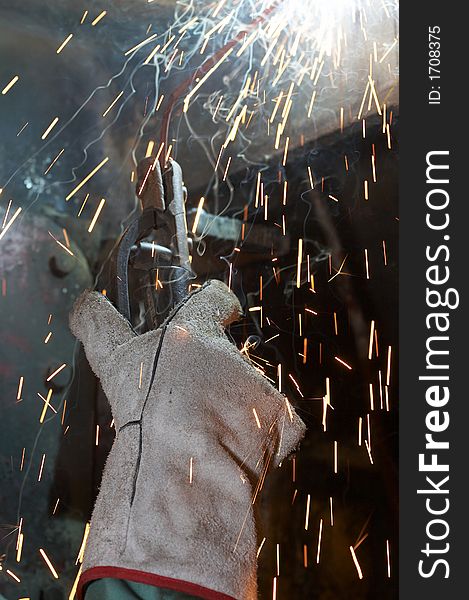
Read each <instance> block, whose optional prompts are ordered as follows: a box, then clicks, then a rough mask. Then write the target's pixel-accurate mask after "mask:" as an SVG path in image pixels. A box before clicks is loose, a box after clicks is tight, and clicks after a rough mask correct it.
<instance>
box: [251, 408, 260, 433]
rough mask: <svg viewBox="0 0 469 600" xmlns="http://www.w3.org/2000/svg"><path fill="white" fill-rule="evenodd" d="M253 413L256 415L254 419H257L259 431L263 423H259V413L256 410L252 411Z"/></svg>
mask: <svg viewBox="0 0 469 600" xmlns="http://www.w3.org/2000/svg"><path fill="white" fill-rule="evenodd" d="M252 412H253V413H254V418H255V419H256V423H257V426H258V428H259V429H261V422H260V421H259V417H258V415H257V411H256V409H255V408H253V409H252Z"/></svg>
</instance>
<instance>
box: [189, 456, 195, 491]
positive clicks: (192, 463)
mask: <svg viewBox="0 0 469 600" xmlns="http://www.w3.org/2000/svg"><path fill="white" fill-rule="evenodd" d="M193 475H194V459H193V457H192V456H191V459H190V463H189V483H190V484H191V485H192V480H193Z"/></svg>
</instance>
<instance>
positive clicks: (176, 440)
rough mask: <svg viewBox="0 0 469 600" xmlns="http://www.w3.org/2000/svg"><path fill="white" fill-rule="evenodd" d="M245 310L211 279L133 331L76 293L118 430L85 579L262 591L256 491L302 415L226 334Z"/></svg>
mask: <svg viewBox="0 0 469 600" xmlns="http://www.w3.org/2000/svg"><path fill="white" fill-rule="evenodd" d="M240 312H241V308H240V305H239V302H238V300H237V298H236V296H235V295H234V294H233V293H232V292H231V291H230V290H229V289H228V288H227V286H226V285H225V284H223V283H222V282H220V281H211V282H209V283H208V284H205V285H204V286H202V287H201V288H200V289H198V290H196V291H194V292H193V293H192V294H190V295H189V296H188V297H187V298H186V299H185V300H184V301H183V302H182V303H181V304H180V305H178V306H177V307H176V309H175V310H174V311H173V313H172V314H171V316H170V317H169V318H168V319H167V321H166V322H165V324H164V325H162V326H161V327H159V328H158V329H157V330H154V331H149V332H147V333H145V334H143V335H137V334H135V332H134V331H133V330H132V328H131V326H130V324H129V323H128V321H127V320H126V319H124V317H122V316H121V315H120V314H119V313H118V312H117V310H116V309H115V308H114V307H113V305H112V304H111V303H110V302H109V301H108V300H107V299H106V298H105V297H104V296H102V295H101V294H99V293H97V292H85V293H84V294H83V295H82V296H81V297H80V298H79V299H78V300H77V302H76V304H75V306H74V308H73V311H72V313H71V316H70V327H71V329H72V331H73V333H74V334H75V336H76V337H77V338H78V339H80V340H81V341H82V342H83V345H84V347H85V352H86V355H87V358H88V360H89V363H90V365H91V367H92V369H93V371H94V372H95V374H96V375H97V376H98V377H99V379H100V380H101V384H102V387H103V389H104V392H105V393H106V396H107V398H108V399H109V402H110V404H111V408H112V413H113V417H114V422H115V428H116V439H115V441H114V445H113V447H112V450H111V452H110V454H109V457H108V459H107V462H106V466H105V469H104V473H103V478H102V483H101V489H100V492H99V495H98V498H97V500H96V505H95V507H94V511H93V516H92V519H91V530H90V534H89V538H88V543H87V547H86V551H85V557H84V563H83V573H82V576H81V580H80V584H79V589H80V590H82V589H83V586H84V585H85V584H86V583H87V582H89V581H92V580H94V579H99V578H102V577H115V578H122V579H127V580H130V581H138V582H143V583H148V584H152V585H155V586H159V587H166V588H170V589H175V590H179V591H182V592H186V593H188V594H192V595H194V596H200V597H201V598H207V599H219V600H222V599H224V600H227V599H233V598H235V599H236V600H252V599H254V598H256V597H257V585H256V567H257V565H256V549H257V541H256V531H255V525H254V516H253V511H252V503H253V497H254V496H255V495H256V494H257V492H258V488H259V485H260V484H261V483H262V481H263V479H264V476H265V474H266V472H267V470H268V469H269V468H271V467H275V466H277V465H278V464H279V463H280V462H281V461H282V459H283V458H285V456H287V455H288V454H289V453H290V452H291V451H292V450H293V449H294V448H295V447H296V446H297V445H298V443H299V441H300V439H301V438H302V437H303V435H304V430H305V426H304V424H303V422H302V421H301V419H300V418H299V417H298V416H297V415H296V413H295V411H294V409H293V408H292V407H290V405H288V404H287V400H286V398H285V397H284V396H283V395H282V394H280V393H279V392H278V391H277V390H276V389H275V388H274V387H273V386H272V385H271V384H270V383H269V382H268V381H267V379H266V378H265V377H264V376H263V375H262V374H261V373H259V372H258V371H257V370H256V369H255V368H254V367H253V366H252V364H251V363H250V362H249V361H248V360H247V359H246V358H245V357H244V356H243V355H242V354H241V353H240V352H239V351H238V349H237V348H236V347H235V346H234V345H233V344H232V343H231V342H230V341H229V340H228V338H227V337H226V335H225V333H224V329H223V328H224V326H227V325H228V324H229V323H231V322H233V321H234V320H236V319H237V318H238V316H239V314H240ZM254 409H255V412H256V414H257V418H258V420H259V424H260V427H259V426H258V423H257V420H256V416H255V414H254Z"/></svg>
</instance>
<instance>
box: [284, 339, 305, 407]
mask: <svg viewBox="0 0 469 600" xmlns="http://www.w3.org/2000/svg"><path fill="white" fill-rule="evenodd" d="M305 339H306V338H305ZM288 377H289V378H290V379H291V380H292V381H293V384H294V386H295V387H296V389H297V391H298V393H299V394H300V396H301V397H302V398H304V396H303V394H302V393H301V390H300V386H299V385H298V383H297V382H296V381H295V379H294V378H293V375H292V374H291V373H289V374H288Z"/></svg>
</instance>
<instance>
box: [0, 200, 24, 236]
mask: <svg viewBox="0 0 469 600" xmlns="http://www.w3.org/2000/svg"><path fill="white" fill-rule="evenodd" d="M21 211H22V208H21V206H19V207H18V208H17V209H16V211H15V213H14V215H13V216H12V217H11V219H10V220H9V221H8V223H7V224H6V225H5V226H4V227H3V229H2V231H1V232H0V240H1V239H3V238H4V237H5V234H6V232H7V231H8V230H9V229H10V227H11V226H12V225H13V223H14V222H15V220H16V219H17V217H18V215H19V214H20V212H21Z"/></svg>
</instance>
